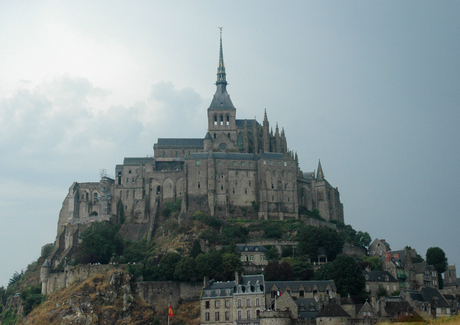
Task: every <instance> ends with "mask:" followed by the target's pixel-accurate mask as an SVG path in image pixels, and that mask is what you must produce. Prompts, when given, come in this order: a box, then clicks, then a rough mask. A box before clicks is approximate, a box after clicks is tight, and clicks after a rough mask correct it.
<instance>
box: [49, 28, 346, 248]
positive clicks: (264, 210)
mask: <svg viewBox="0 0 460 325" xmlns="http://www.w3.org/2000/svg"><path fill="white" fill-rule="evenodd" d="M216 88H217V89H216V93H215V94H214V98H213V99H212V102H211V104H210V106H209V108H208V110H207V119H208V120H207V132H203V134H204V137H203V138H160V139H158V141H157V143H155V144H154V145H153V149H154V155H153V157H145V158H125V159H124V162H123V164H122V165H117V166H116V168H115V178H114V179H112V178H109V177H107V176H106V175H105V174H103V175H102V177H101V181H100V182H97V183H74V184H72V186H71V187H70V189H69V193H68V195H67V197H66V198H65V200H64V203H63V207H62V210H61V212H60V215H59V222H58V237H57V240H56V247H55V252H54V253H53V256H66V252H69V251H70V249H71V248H72V247H73V246H74V245H73V243H76V241H77V240H78V234H79V232H80V231H81V230H82V229H83V228H84V225H86V224H88V223H90V222H92V221H100V220H111V219H117V220H118V222H120V220H121V219H123V220H126V222H125V224H127V225H130V227H131V228H130V230H129V231H127V232H130V233H131V237H133V238H134V237H136V236H137V237H139V238H142V236H144V235H145V234H146V233H148V231H149V229H152V225H153V223H154V220H155V216H156V215H157V213H158V211H160V209H163V208H164V206H165V204H166V203H167V202H176V203H179V202H180V207H181V208H180V209H181V213H182V214H184V215H185V214H188V213H194V212H195V211H197V210H200V211H201V212H203V213H205V214H209V215H212V216H215V217H217V218H221V219H225V218H234V217H240V216H241V217H243V216H244V218H258V219H276V220H284V219H287V218H299V216H301V215H303V214H306V213H308V211H313V210H314V209H317V210H318V211H319V214H320V215H321V216H322V217H323V218H324V219H325V220H327V221H333V220H335V221H337V222H342V223H343V222H344V217H343V206H342V203H341V202H340V197H339V192H338V190H337V188H334V187H332V186H331V185H330V184H329V182H328V181H327V180H326V179H325V177H324V174H323V170H322V167H321V163H319V164H318V168H317V171H316V173H315V172H308V173H304V172H302V171H301V170H300V168H299V162H298V157H297V154H294V153H293V152H292V151H290V150H288V146H287V139H286V134H285V131H284V129H281V130H280V129H279V127H278V125H276V127H275V130H274V131H273V129H272V128H271V127H270V124H269V121H268V117H267V112H266V111H265V112H264V118H263V121H262V122H261V123H259V122H258V121H257V120H255V119H237V116H236V108H235V106H234V105H233V103H232V101H231V99H230V96H229V94H228V92H227V80H226V72H225V66H224V57H223V50H222V35H221V38H220V51H219V63H218V68H217V81H216ZM133 234H136V235H133ZM58 251H59V252H58Z"/></svg>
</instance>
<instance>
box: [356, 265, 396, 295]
mask: <svg viewBox="0 0 460 325" xmlns="http://www.w3.org/2000/svg"><path fill="white" fill-rule="evenodd" d="M363 274H364V279H365V280H366V292H368V293H369V295H370V296H371V301H372V302H374V301H376V300H377V299H378V297H379V293H380V294H381V293H383V291H385V292H386V293H387V294H388V295H390V294H392V293H393V292H396V291H399V290H400V287H399V282H398V280H396V279H395V277H394V276H393V275H391V274H390V272H388V271H364V272H363Z"/></svg>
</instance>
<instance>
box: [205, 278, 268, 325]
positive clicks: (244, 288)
mask: <svg viewBox="0 0 460 325" xmlns="http://www.w3.org/2000/svg"><path fill="white" fill-rule="evenodd" d="M264 309H265V295H264V277H263V275H241V276H240V275H238V274H236V275H235V280H234V281H228V282H214V281H208V280H207V279H205V282H204V288H203V294H202V296H201V300H200V324H245V323H252V324H253V325H259V324H260V321H259V318H258V316H259V314H260V312H261V311H262V310H264Z"/></svg>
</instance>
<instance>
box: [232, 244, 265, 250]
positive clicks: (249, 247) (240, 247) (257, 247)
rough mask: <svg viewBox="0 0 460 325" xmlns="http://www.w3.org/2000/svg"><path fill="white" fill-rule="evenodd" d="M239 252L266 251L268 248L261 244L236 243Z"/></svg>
mask: <svg viewBox="0 0 460 325" xmlns="http://www.w3.org/2000/svg"><path fill="white" fill-rule="evenodd" d="M236 248H237V249H238V251H239V252H268V250H267V249H266V248H265V247H263V246H261V245H244V244H243V245H236Z"/></svg>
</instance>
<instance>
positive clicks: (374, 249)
mask: <svg viewBox="0 0 460 325" xmlns="http://www.w3.org/2000/svg"><path fill="white" fill-rule="evenodd" d="M390 251H391V249H390V244H388V243H387V242H386V240H385V239H378V238H375V239H374V241H373V242H372V243H371V244H370V245H369V255H370V256H379V257H383V256H385V253H386V252H390Z"/></svg>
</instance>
